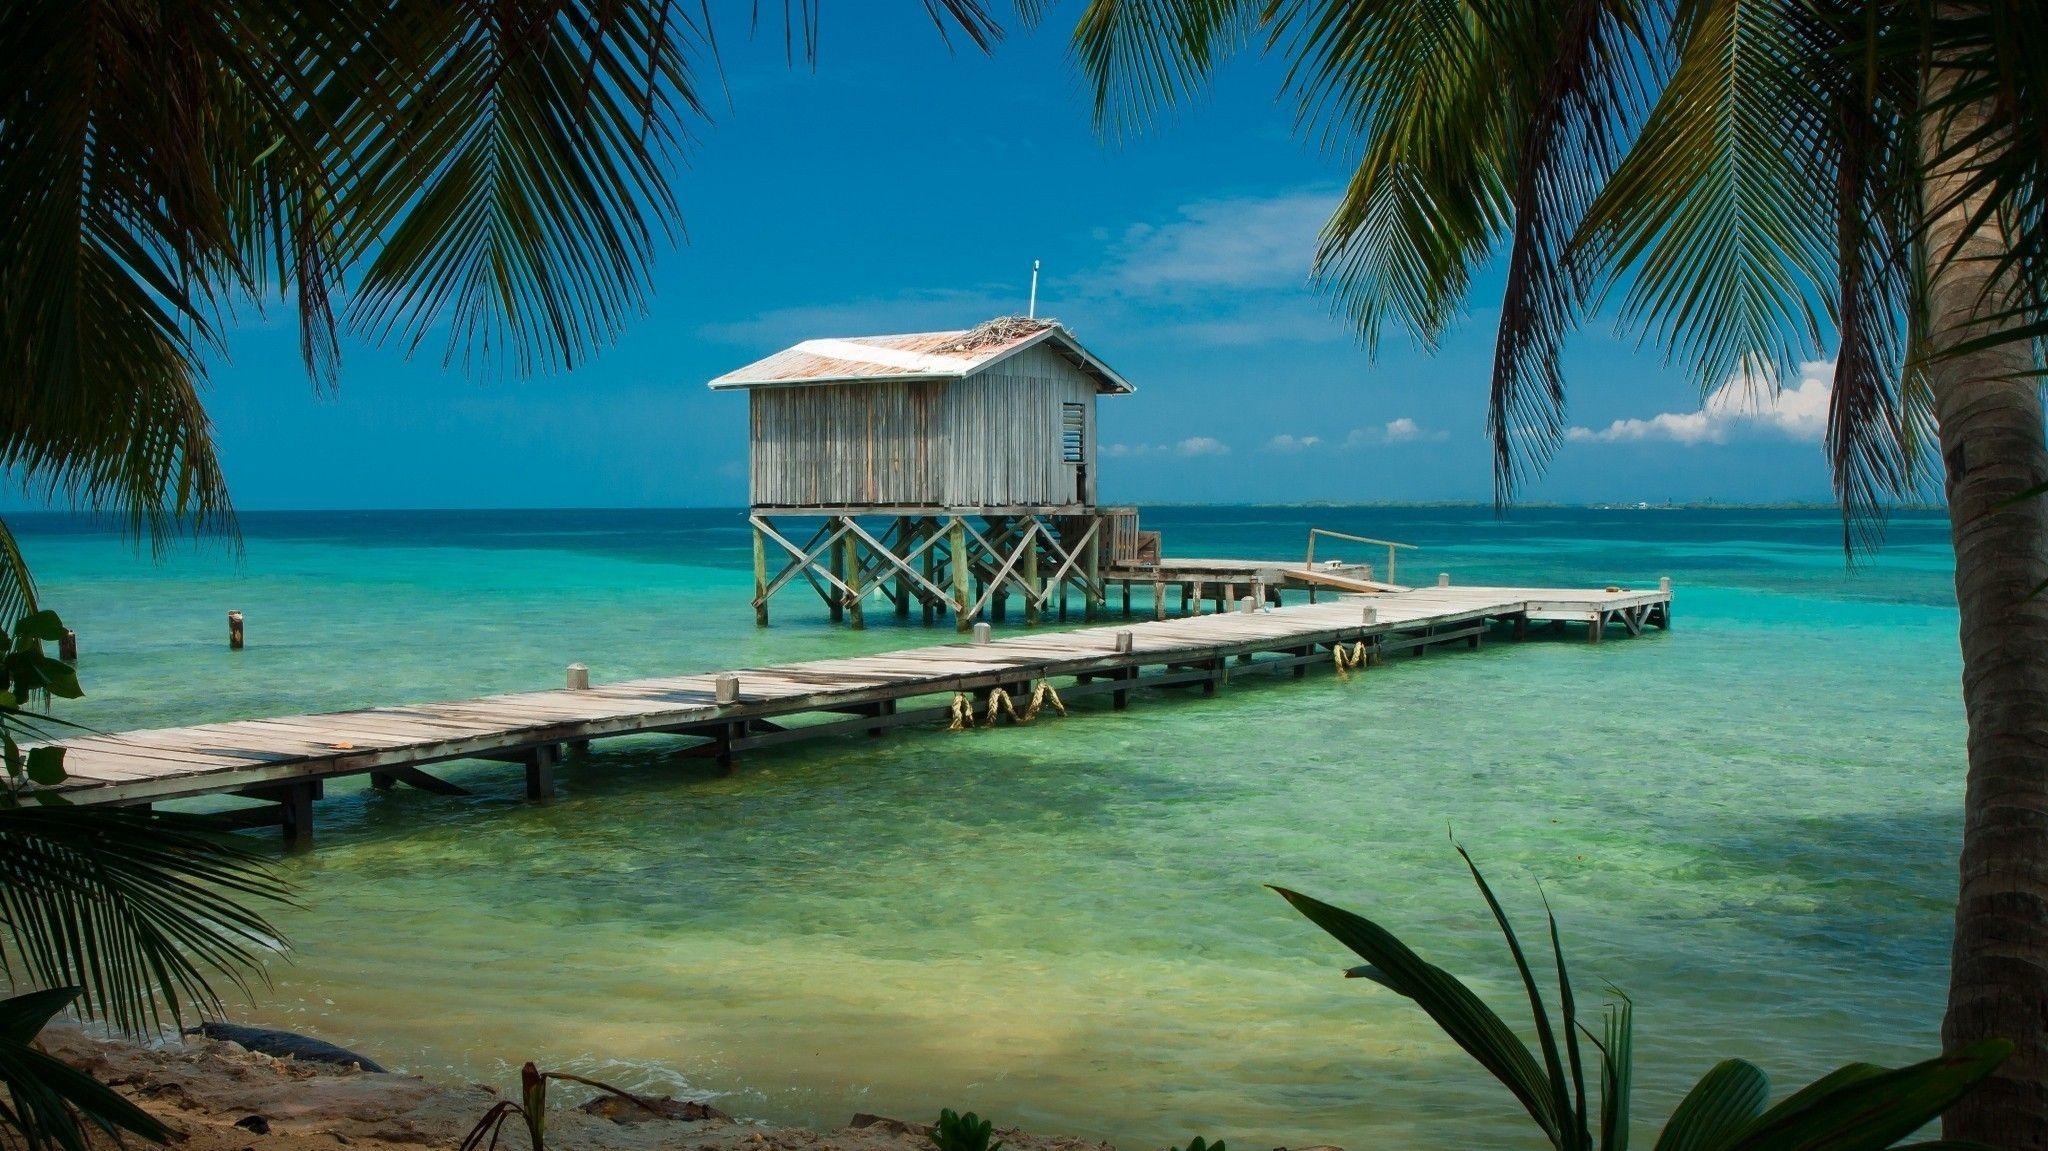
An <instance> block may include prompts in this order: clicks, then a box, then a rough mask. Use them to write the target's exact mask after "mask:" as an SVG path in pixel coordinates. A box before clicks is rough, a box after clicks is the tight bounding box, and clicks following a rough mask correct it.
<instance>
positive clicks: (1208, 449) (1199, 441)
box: [1173, 436, 1230, 456]
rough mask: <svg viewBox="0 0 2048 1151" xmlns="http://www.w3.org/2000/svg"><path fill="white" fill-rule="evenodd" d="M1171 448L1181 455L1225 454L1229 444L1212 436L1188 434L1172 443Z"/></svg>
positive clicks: (1227, 453)
mask: <svg viewBox="0 0 2048 1151" xmlns="http://www.w3.org/2000/svg"><path fill="white" fill-rule="evenodd" d="M1173 450H1174V453H1175V454H1176V455H1182V456H1227V455H1229V454H1230V445H1229V444H1226V443H1224V442H1223V441H1222V440H1219V439H1216V438H1214V437H1213V436H1189V437H1188V438H1187V439H1184V440H1182V441H1181V442H1179V443H1177V444H1175V445H1173Z"/></svg>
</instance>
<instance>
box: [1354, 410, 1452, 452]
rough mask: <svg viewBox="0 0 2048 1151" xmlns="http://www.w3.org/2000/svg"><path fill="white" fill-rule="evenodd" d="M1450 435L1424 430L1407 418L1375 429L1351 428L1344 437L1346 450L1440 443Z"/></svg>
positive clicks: (1400, 418) (1390, 421) (1397, 419)
mask: <svg viewBox="0 0 2048 1151" xmlns="http://www.w3.org/2000/svg"><path fill="white" fill-rule="evenodd" d="M1450 437H1451V433H1449V432H1444V431H1437V430H1435V429H1432V428H1425V427H1423V426H1422V425H1421V424H1418V423H1416V422H1415V421H1414V419H1412V418H1410V417H1408V416H1400V417H1398V418H1395V419H1391V420H1388V421H1387V422H1386V423H1384V424H1381V425H1380V426H1379V427H1377V428H1353V429H1351V434H1350V435H1347V436H1345V437H1344V446H1345V447H1347V448H1364V447H1376V446H1379V445H1382V444H1421V443H1429V444H1435V443H1442V442H1443V441H1444V440H1447V439H1449V438H1450Z"/></svg>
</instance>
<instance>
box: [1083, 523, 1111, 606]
mask: <svg viewBox="0 0 2048 1151" xmlns="http://www.w3.org/2000/svg"><path fill="white" fill-rule="evenodd" d="M1096 522H1097V524H1098V525H1100V523H1101V521H1100V520H1097V521H1096ZM1081 569H1082V573H1083V576H1084V577H1085V578H1086V580H1087V583H1088V588H1087V590H1086V591H1085V592H1084V593H1083V594H1082V598H1081V618H1083V619H1085V620H1088V621H1089V622H1091V623H1092V622H1094V620H1095V616H1096V612H1097V611H1098V610H1099V609H1101V608H1103V607H1106V606H1108V603H1109V594H1108V592H1107V591H1105V590H1104V588H1103V586H1102V530H1101V528H1100V526H1098V527H1097V528H1096V530H1095V531H1093V532H1091V533H1090V534H1089V536H1088V542H1087V544H1085V545H1083V546H1082V548H1081Z"/></svg>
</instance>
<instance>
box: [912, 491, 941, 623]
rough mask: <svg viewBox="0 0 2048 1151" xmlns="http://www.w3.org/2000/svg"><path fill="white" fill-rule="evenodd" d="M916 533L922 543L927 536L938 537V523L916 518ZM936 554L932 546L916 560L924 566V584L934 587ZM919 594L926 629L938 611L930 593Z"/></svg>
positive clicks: (937, 561)
mask: <svg viewBox="0 0 2048 1151" xmlns="http://www.w3.org/2000/svg"><path fill="white" fill-rule="evenodd" d="M917 533H918V538H919V541H920V542H923V540H924V537H925V536H927V535H931V536H936V535H938V534H939V525H938V521H936V520H928V519H925V518H924V517H922V516H920V517H918V521H917ZM938 552H939V549H938V545H937V544H933V545H932V546H931V547H928V548H926V549H924V555H923V556H922V557H920V558H919V560H918V562H919V563H921V564H923V565H924V582H926V583H928V584H933V585H934V586H936V583H937V581H935V580H933V579H932V576H933V575H935V574H937V572H938V570H939V555H938ZM920 593H921V594H919V595H918V597H917V602H918V603H919V604H921V605H923V607H924V625H925V626H926V627H930V626H931V625H932V619H933V618H934V616H935V615H936V614H937V612H938V609H937V608H936V607H934V606H933V604H932V597H931V592H929V591H924V590H922V589H920Z"/></svg>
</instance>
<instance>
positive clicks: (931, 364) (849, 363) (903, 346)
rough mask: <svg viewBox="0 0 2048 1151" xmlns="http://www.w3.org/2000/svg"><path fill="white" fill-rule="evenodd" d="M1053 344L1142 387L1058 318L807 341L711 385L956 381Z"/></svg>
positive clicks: (1101, 378) (1107, 386) (1079, 362)
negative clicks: (1084, 344)
mask: <svg viewBox="0 0 2048 1151" xmlns="http://www.w3.org/2000/svg"><path fill="white" fill-rule="evenodd" d="M1039 343H1050V344H1051V345H1052V346H1053V347H1055V348H1056V349H1057V350H1059V351H1060V352H1061V353H1062V354H1064V355H1065V356H1066V357H1067V358H1068V359H1069V360H1071V361H1072V362H1073V364H1074V366H1075V367H1076V368H1078V369H1079V370H1080V371H1082V372H1084V373H1086V374H1087V375H1089V376H1092V377H1094V379H1095V381H1096V383H1097V386H1098V387H1099V388H1100V389H1101V390H1102V391H1103V392H1104V393H1107V394H1116V395H1122V394H1127V393H1129V392H1133V391H1136V390H1137V389H1136V388H1133V387H1132V386H1131V385H1130V383H1129V382H1128V381H1126V380H1125V379H1124V378H1123V377H1122V376H1120V375H1118V374H1117V373H1116V372H1115V370H1113V369H1112V368H1110V366H1109V365H1108V364H1105V363H1103V362H1102V361H1101V360H1100V359H1098V358H1096V356H1095V355H1094V353H1092V352H1090V351H1088V349H1086V348H1084V347H1082V346H1081V343H1080V341H1079V340H1076V339H1075V338H1074V336H1073V333H1071V332H1069V331H1067V329H1066V328H1065V327H1064V326H1062V325H1060V324H1059V323H1058V322H1056V321H1052V320H1026V319H1023V318H1021V317H1015V316H1012V317H1004V318H1001V319H995V320H990V321H988V322H987V323H985V324H980V325H978V326H976V327H973V328H969V329H966V330H964V331H952V332H910V333H907V334H904V335H896V336H848V337H845V338H842V339H826V340H805V341H804V342H803V343H801V344H798V345H796V346H795V347H791V348H785V349H783V350H782V351H779V352H777V353H775V354H774V355H772V356H769V357H768V358H766V359H762V360H756V361H754V362H753V363H751V364H748V365H747V366H746V367H744V368H739V369H737V370H735V371H731V372H727V373H726V374H724V375H722V376H720V377H718V378H717V379H715V380H713V381H711V387H713V388H714V389H719V390H724V389H728V388H772V387H778V386H788V385H794V384H853V383H862V382H866V381H877V380H950V379H959V378H960V377H962V376H967V375H971V374H973V373H975V372H978V371H980V370H982V369H983V368H986V367H988V366H989V365H991V364H994V363H997V362H998V361H1001V360H1004V359H1007V358H1009V357H1010V356H1013V355H1015V354H1017V353H1018V352H1021V351H1023V350H1024V349H1025V348H1028V347H1031V346H1032V345H1034V344H1039Z"/></svg>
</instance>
